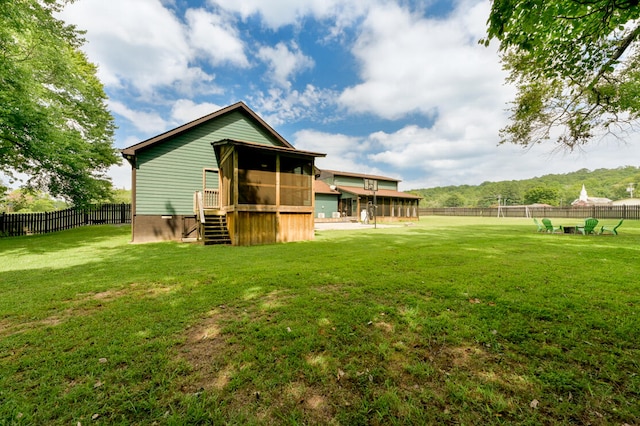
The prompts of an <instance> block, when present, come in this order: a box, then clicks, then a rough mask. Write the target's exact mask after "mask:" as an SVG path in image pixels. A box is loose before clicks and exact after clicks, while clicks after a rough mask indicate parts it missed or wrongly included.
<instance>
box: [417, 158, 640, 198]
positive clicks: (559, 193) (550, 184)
mask: <svg viewBox="0 0 640 426" xmlns="http://www.w3.org/2000/svg"><path fill="white" fill-rule="evenodd" d="M639 182H640V168H638V167H633V166H625V167H619V168H616V169H597V170H593V171H591V170H588V169H581V170H578V171H575V172H572V173H567V174H553V175H545V176H541V177H535V178H531V179H526V180H511V181H501V182H483V183H481V184H480V185H459V186H443V187H436V188H426V189H416V190H412V191H408V192H410V193H412V194H416V195H419V196H421V197H424V198H423V200H422V201H421V202H420V206H421V207H489V206H497V205H498V199H500V203H501V204H502V205H523V204H534V203H544V204H550V205H552V206H566V205H568V204H571V202H572V201H574V200H575V199H577V198H578V196H579V195H580V189H581V188H582V185H583V184H584V186H585V187H586V189H587V192H588V194H589V196H592V197H606V198H610V199H611V200H619V199H623V198H628V197H629V193H628V192H627V188H628V187H629V184H630V183H633V184H634V187H636V189H637V185H638V183H639ZM637 195H640V193H637Z"/></svg>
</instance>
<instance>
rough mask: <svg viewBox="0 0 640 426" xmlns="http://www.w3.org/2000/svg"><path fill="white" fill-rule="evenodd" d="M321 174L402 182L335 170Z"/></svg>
mask: <svg viewBox="0 0 640 426" xmlns="http://www.w3.org/2000/svg"><path fill="white" fill-rule="evenodd" d="M320 171H321V172H322V174H323V175H324V174H326V175H333V176H345V177H355V178H363V179H376V180H386V181H389V182H402V181H401V180H400V179H395V178H391V177H387V176H376V175H366V174H362V173H351V172H339V171H337V170H326V169H321V170H320Z"/></svg>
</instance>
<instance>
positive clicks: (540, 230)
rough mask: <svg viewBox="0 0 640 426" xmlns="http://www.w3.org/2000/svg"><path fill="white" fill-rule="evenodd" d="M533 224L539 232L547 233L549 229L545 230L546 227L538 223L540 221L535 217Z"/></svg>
mask: <svg viewBox="0 0 640 426" xmlns="http://www.w3.org/2000/svg"><path fill="white" fill-rule="evenodd" d="M533 222H534V223H535V224H536V226H537V227H538V232H545V231H546V230H547V228H545V227H544V225H542V224H541V223H540V222H538V219H536V218H535V217H534V218H533Z"/></svg>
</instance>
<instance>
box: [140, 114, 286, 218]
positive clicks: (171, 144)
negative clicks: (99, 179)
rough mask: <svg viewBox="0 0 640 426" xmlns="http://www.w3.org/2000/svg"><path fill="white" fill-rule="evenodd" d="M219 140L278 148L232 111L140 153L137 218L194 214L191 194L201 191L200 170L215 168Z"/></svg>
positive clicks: (246, 120) (242, 117) (276, 143)
mask: <svg viewBox="0 0 640 426" xmlns="http://www.w3.org/2000/svg"><path fill="white" fill-rule="evenodd" d="M221 139H235V140H241V141H247V142H254V143H260V144H264V145H272V146H280V145H281V144H280V142H279V141H277V139H275V138H273V137H272V136H271V135H270V134H269V133H268V132H267V131H266V130H263V129H262V128H261V127H260V126H258V125H257V124H256V123H255V122H253V120H251V119H249V118H248V117H247V116H245V115H244V114H242V113H241V112H238V111H234V112H231V113H229V114H226V115H223V116H221V117H217V118H216V119H215V120H212V121H210V122H207V123H204V124H202V125H201V126H198V127H195V128H192V129H190V130H189V131H188V132H186V133H183V134H180V135H177V136H175V137H174V138H172V139H170V140H166V141H164V142H162V143H159V144H156V145H153V146H152V147H150V148H149V149H146V150H142V151H141V152H139V153H138V154H137V159H136V161H137V170H136V214H140V215H190V214H193V194H194V192H196V191H201V190H202V189H203V188H202V174H203V169H205V168H207V169H216V168H217V167H218V164H217V161H216V157H215V153H214V150H213V147H212V146H211V143H212V142H215V141H218V140H221ZM210 184H211V181H209V182H208V186H209V187H210V188H215V187H211V185H210Z"/></svg>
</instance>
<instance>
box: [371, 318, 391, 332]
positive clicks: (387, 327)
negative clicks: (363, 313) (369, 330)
mask: <svg viewBox="0 0 640 426" xmlns="http://www.w3.org/2000/svg"><path fill="white" fill-rule="evenodd" d="M373 325H374V326H375V327H376V328H379V329H380V330H382V331H384V332H386V333H393V325H391V324H389V323H388V322H384V321H378V322H374V323H373Z"/></svg>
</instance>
